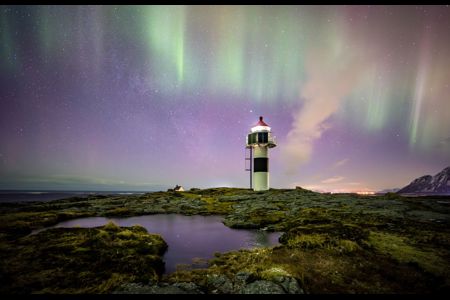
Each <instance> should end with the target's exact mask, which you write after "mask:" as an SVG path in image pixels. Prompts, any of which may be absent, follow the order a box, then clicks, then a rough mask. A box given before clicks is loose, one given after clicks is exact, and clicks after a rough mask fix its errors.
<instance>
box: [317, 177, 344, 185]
mask: <svg viewBox="0 0 450 300" xmlns="http://www.w3.org/2000/svg"><path fill="white" fill-rule="evenodd" d="M344 179H345V177H342V176H335V177H331V178H328V179H325V180H322V181H321V182H322V183H335V182H339V181H342V180H344Z"/></svg>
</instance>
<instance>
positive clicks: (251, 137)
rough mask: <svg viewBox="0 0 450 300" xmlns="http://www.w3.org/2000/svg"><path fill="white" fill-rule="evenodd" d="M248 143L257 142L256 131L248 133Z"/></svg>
mask: <svg viewBox="0 0 450 300" xmlns="http://www.w3.org/2000/svg"><path fill="white" fill-rule="evenodd" d="M248 143H249V144H254V143H256V133H250V134H249V135H248Z"/></svg>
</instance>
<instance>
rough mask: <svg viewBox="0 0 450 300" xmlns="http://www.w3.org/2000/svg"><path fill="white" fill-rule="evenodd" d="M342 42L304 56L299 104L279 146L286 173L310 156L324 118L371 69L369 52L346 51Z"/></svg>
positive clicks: (337, 107) (335, 109) (294, 170)
mask: <svg viewBox="0 0 450 300" xmlns="http://www.w3.org/2000/svg"><path fill="white" fill-rule="evenodd" d="M344 39H345V38H344V37H343V38H342V39H340V41H341V44H336V45H335V44H333V43H331V44H327V43H325V44H324V45H323V47H317V48H316V49H314V51H309V52H308V55H307V56H306V59H305V72H306V78H307V79H306V81H305V83H304V85H303V86H302V87H301V92H300V100H301V104H302V105H301V107H300V108H299V109H298V110H297V111H295V112H294V114H293V119H294V120H293V122H292V126H291V130H290V131H289V132H288V134H287V138H286V144H285V145H284V146H283V148H282V149H281V151H282V153H283V156H282V157H283V162H284V168H285V172H286V173H287V174H290V175H293V174H295V173H296V172H297V170H298V169H299V167H300V166H301V165H303V164H305V163H306V162H308V161H309V159H310V158H311V156H312V153H313V146H314V142H315V141H316V140H317V139H319V138H320V137H321V135H322V133H323V132H324V131H326V130H328V129H329V128H331V126H332V124H330V123H329V122H328V123H327V121H328V120H329V118H330V117H331V116H332V115H333V114H334V113H335V112H337V111H338V109H339V107H340V106H341V104H342V102H343V101H344V99H345V98H346V97H348V96H349V95H350V94H351V93H352V92H353V91H354V89H355V88H356V87H357V86H358V85H359V83H360V82H361V79H362V78H363V77H364V74H365V72H367V71H368V70H370V69H371V66H372V60H371V59H369V56H370V55H369V54H366V53H362V52H358V51H346V47H345V46H344V44H345V41H344Z"/></svg>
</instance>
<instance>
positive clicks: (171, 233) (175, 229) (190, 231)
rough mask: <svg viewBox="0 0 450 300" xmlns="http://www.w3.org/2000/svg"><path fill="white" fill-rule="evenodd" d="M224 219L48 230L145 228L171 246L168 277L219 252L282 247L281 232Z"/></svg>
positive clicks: (94, 222)
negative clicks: (233, 226) (228, 222)
mask: <svg viewBox="0 0 450 300" xmlns="http://www.w3.org/2000/svg"><path fill="white" fill-rule="evenodd" d="M222 219H223V217H222V216H183V215H177V214H158V215H145V216H137V217H130V218H104V217H91V218H80V219H73V220H69V221H64V222H61V223H58V224H56V225H55V226H52V227H48V228H53V227H97V226H103V225H105V224H106V223H108V222H109V221H112V222H114V223H115V224H117V225H119V226H125V227H127V226H133V225H141V226H143V227H145V228H146V229H147V231H148V232H149V233H156V234H160V235H161V236H162V237H163V239H164V240H165V241H166V242H167V244H168V245H169V247H168V249H167V251H166V253H165V254H164V261H165V263H166V273H172V272H174V271H175V270H176V268H177V265H178V264H193V263H194V265H193V267H197V268H199V267H205V266H206V264H205V262H204V260H206V259H210V258H213V257H214V253H215V252H227V251H231V250H238V249H243V248H246V249H250V248H255V247H267V246H274V245H277V244H278V238H279V237H280V235H281V232H266V231H263V230H257V229H231V228H228V227H226V226H225V225H224V224H223V223H222ZM46 229H47V228H46ZM41 230H45V229H41ZM41 230H39V231H41ZM37 232H38V231H35V232H34V233H37Z"/></svg>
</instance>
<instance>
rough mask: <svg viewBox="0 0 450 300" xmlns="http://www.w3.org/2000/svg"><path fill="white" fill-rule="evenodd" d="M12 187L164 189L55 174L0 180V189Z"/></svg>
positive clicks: (152, 184) (159, 185) (162, 186)
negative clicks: (3, 186)
mask: <svg viewBox="0 0 450 300" xmlns="http://www.w3.org/2000/svg"><path fill="white" fill-rule="evenodd" d="M2 185H5V186H13V187H16V188H38V189H39V188H41V189H54V188H58V189H73V188H75V189H125V190H126V189H155V188H159V189H160V188H166V185H163V184H161V183H159V182H135V181H133V182H127V181H124V180H116V179H110V178H102V177H92V176H83V175H66V174H55V175H50V176H45V177H37V176H26V175H21V176H10V177H9V178H7V179H5V178H3V179H1V178H0V187H1V186H2Z"/></svg>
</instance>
